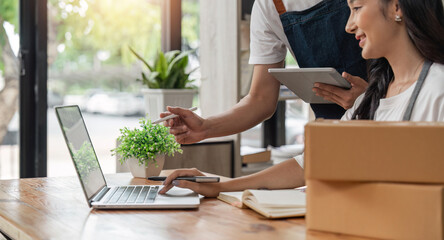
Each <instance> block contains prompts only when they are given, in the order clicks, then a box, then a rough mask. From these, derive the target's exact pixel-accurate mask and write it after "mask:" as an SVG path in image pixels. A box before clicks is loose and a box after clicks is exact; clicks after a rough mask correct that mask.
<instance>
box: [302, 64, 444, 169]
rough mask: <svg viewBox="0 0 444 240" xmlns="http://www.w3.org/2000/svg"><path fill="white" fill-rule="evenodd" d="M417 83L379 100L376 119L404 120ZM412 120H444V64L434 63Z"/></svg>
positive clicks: (348, 114) (348, 116) (347, 115)
mask: <svg viewBox="0 0 444 240" xmlns="http://www.w3.org/2000/svg"><path fill="white" fill-rule="evenodd" d="M415 86H416V83H414V84H412V86H410V87H409V88H408V89H407V90H405V91H404V92H402V93H400V94H398V95H396V96H393V97H390V98H384V99H381V100H379V107H378V109H377V110H376V113H375V120H376V121H402V118H403V117H404V113H405V111H406V109H407V106H408V103H409V100H410V96H411V95H412V93H413V90H414V88H415ZM363 97H364V94H362V95H361V96H359V97H358V98H357V99H356V101H355V104H354V105H353V107H352V108H350V109H349V110H347V112H345V114H344V116H342V118H341V120H351V118H352V116H353V113H354V111H355V109H356V108H357V107H358V106H359V104H361V101H362V98H363ZM410 121H428V122H443V121H444V65H443V64H438V63H433V64H432V66H431V67H430V70H429V73H428V74H427V77H426V79H425V81H424V84H423V85H422V88H421V91H420V92H419V95H418V98H417V99H416V102H415V105H414V107H413V111H412V116H411V119H410ZM294 159H295V160H296V161H297V162H298V163H299V165H300V166H301V167H304V155H303V154H301V155H298V156H296V157H295V158H294Z"/></svg>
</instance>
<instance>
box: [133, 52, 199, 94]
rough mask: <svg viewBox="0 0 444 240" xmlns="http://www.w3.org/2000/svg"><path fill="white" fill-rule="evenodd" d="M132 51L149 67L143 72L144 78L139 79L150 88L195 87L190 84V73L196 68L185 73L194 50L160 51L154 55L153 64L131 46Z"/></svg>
mask: <svg viewBox="0 0 444 240" xmlns="http://www.w3.org/2000/svg"><path fill="white" fill-rule="evenodd" d="M130 51H131V52H132V53H133V54H134V55H135V56H136V57H137V58H138V59H139V60H140V61H142V62H143V63H144V64H145V66H146V67H147V68H148V69H149V72H148V73H147V74H145V73H144V72H142V78H141V79H137V80H138V81H141V82H142V83H143V84H145V85H147V86H148V87H149V88H154V89H157V88H163V89H184V88H189V89H190V88H194V87H193V86H191V85H190V83H192V82H193V81H194V80H191V79H190V78H189V77H190V74H191V73H192V72H194V71H195V70H196V68H195V69H193V70H192V71H190V72H188V73H185V69H186V67H187V65H188V56H189V55H190V53H192V52H193V51H194V50H191V51H185V52H181V51H178V50H174V51H170V52H166V53H165V54H164V53H163V52H162V51H159V52H158V53H157V54H156V56H155V57H154V61H153V63H152V64H149V63H148V62H147V61H146V60H145V59H144V58H143V57H142V56H141V55H140V54H138V53H137V52H136V51H135V50H134V49H132V48H131V47H130Z"/></svg>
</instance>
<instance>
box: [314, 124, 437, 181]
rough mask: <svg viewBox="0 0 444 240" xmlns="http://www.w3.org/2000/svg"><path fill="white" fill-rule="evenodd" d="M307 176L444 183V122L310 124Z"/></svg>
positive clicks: (321, 178) (318, 178)
mask: <svg viewBox="0 0 444 240" xmlns="http://www.w3.org/2000/svg"><path fill="white" fill-rule="evenodd" d="M305 174H306V175H305V176H306V178H307V179H317V180H331V181H335V180H339V181H378V182H410V183H444V123H437V122H428V123H426V122H375V121H337V120H336V121H327V120H323V121H316V122H312V123H309V124H307V125H306V126H305Z"/></svg>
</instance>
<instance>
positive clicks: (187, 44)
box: [181, 0, 201, 113]
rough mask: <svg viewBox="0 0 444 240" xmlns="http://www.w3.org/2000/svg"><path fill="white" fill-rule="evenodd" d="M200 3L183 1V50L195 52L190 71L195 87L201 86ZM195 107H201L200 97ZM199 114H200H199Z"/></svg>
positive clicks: (189, 0)
mask: <svg viewBox="0 0 444 240" xmlns="http://www.w3.org/2000/svg"><path fill="white" fill-rule="evenodd" d="M199 9H200V3H199V0H182V26H181V29H182V30H181V31H182V50H183V51H188V50H194V52H192V53H191V54H190V57H189V64H188V69H187V70H188V71H193V70H194V69H195V70H194V71H193V72H192V73H191V75H190V79H194V82H193V85H195V86H197V87H199V86H200V76H201V74H200V69H199V66H200V63H199V47H200V38H199V37H200V31H199V30H200V25H199V21H200V14H199ZM193 106H199V98H198V95H197V94H196V96H195V97H194V100H193ZM198 113H199V112H198Z"/></svg>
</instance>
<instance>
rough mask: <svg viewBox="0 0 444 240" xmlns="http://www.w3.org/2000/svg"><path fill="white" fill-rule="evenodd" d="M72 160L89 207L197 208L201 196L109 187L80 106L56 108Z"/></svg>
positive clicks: (151, 188)
mask: <svg viewBox="0 0 444 240" xmlns="http://www.w3.org/2000/svg"><path fill="white" fill-rule="evenodd" d="M55 111H56V115H57V118H58V120H59V123H60V127H61V129H62V132H63V136H64V137H65V141H66V144H67V146H68V150H69V153H70V154H71V159H72V161H73V163H74V167H75V169H76V172H77V175H78V177H79V180H80V184H81V185H82V189H83V193H84V194H85V197H86V200H87V202H88V205H89V207H93V208H100V209H159V208H162V209H171V208H197V207H198V206H199V204H200V200H199V196H198V194H197V193H195V192H193V191H191V190H188V189H182V188H176V187H174V188H172V189H171V190H169V191H168V193H167V194H163V195H160V194H159V195H158V192H159V190H160V189H161V188H162V187H160V186H159V185H140V186H136V185H130V186H108V185H107V184H106V181H105V177H104V176H103V172H102V169H101V167H100V164H99V161H98V159H97V156H96V153H95V150H94V148H93V145H92V142H91V139H90V137H89V134H88V131H87V129H86V125H85V121H84V120H83V116H82V114H81V112H80V109H79V107H78V106H63V107H56V108H55Z"/></svg>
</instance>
